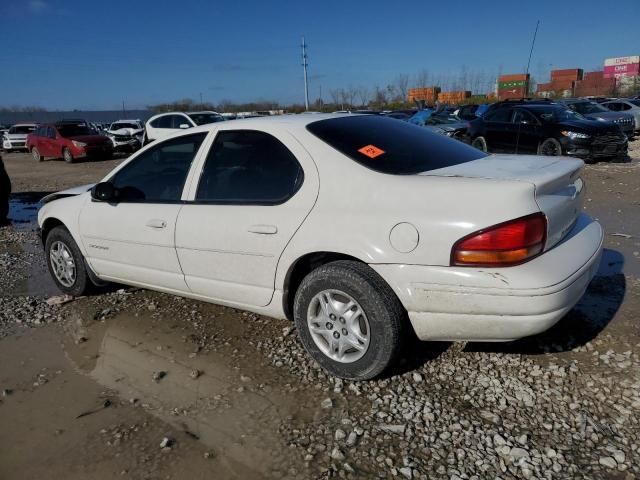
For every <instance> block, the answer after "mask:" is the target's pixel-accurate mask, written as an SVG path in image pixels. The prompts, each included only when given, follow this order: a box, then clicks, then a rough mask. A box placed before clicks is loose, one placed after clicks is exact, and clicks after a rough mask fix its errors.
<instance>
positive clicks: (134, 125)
mask: <svg viewBox="0 0 640 480" xmlns="http://www.w3.org/2000/svg"><path fill="white" fill-rule="evenodd" d="M121 128H132V129H133V130H140V129H141V128H142V127H141V126H140V125H138V124H137V123H127V122H120V123H112V124H111V128H110V129H109V130H120V129H121Z"/></svg>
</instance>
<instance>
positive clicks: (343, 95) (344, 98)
mask: <svg viewBox="0 0 640 480" xmlns="http://www.w3.org/2000/svg"><path fill="white" fill-rule="evenodd" d="M348 104H349V94H348V93H347V91H346V90H345V89H344V88H341V89H340V110H344V109H345V106H346V105H348Z"/></svg>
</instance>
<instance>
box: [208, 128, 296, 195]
mask: <svg viewBox="0 0 640 480" xmlns="http://www.w3.org/2000/svg"><path fill="white" fill-rule="evenodd" d="M302 180H303V171H302V167H301V166H300V164H299V163H298V160H297V159H296V157H295V156H294V155H293V153H291V151H289V149H288V148H287V147H285V146H284V145H283V144H282V143H281V142H280V141H279V140H278V139H276V138H275V137H273V136H271V135H269V134H268V133H265V132H259V131H256V130H226V131H221V132H219V133H218V135H217V136H216V139H215V141H214V142H213V145H212V146H211V150H210V151H209V155H208V156H207V161H206V163H205V166H204V169H203V172H202V176H201V177H200V183H199V184H198V192H197V194H196V201H198V202H206V203H219V204H258V205H275V204H280V203H283V202H285V201H287V200H288V199H289V198H291V197H292V196H293V195H294V194H295V193H296V192H297V191H298V189H299V188H300V186H301V185H302Z"/></svg>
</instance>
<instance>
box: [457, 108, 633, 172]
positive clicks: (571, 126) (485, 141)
mask: <svg viewBox="0 0 640 480" xmlns="http://www.w3.org/2000/svg"><path fill="white" fill-rule="evenodd" d="M468 140H469V141H470V143H471V145H473V146H474V147H476V148H479V149H480V150H483V151H485V152H491V153H525V154H539V155H568V156H571V157H579V158H582V159H585V160H595V159H598V158H612V157H616V156H619V155H624V154H626V152H627V148H628V141H627V136H626V135H625V134H624V133H623V132H622V129H621V128H620V126H619V125H616V124H611V123H606V122H599V121H596V120H589V119H587V118H585V117H583V116H582V115H580V114H579V113H577V112H574V111H572V110H569V109H568V108H567V107H566V106H564V105H560V104H557V103H554V102H542V101H541V102H503V103H500V104H498V105H497V106H495V107H493V108H491V109H490V110H489V111H487V112H486V113H485V114H484V115H483V116H482V117H481V118H478V119H476V120H473V121H471V122H470V124H469V131H468Z"/></svg>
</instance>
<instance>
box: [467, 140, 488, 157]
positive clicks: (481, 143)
mask: <svg viewBox="0 0 640 480" xmlns="http://www.w3.org/2000/svg"><path fill="white" fill-rule="evenodd" d="M471 146H472V147H475V148H477V149H478V150H482V151H483V152H485V153H489V147H488V145H487V140H486V138H484V137H476V138H474V139H473V141H472V142H471Z"/></svg>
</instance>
